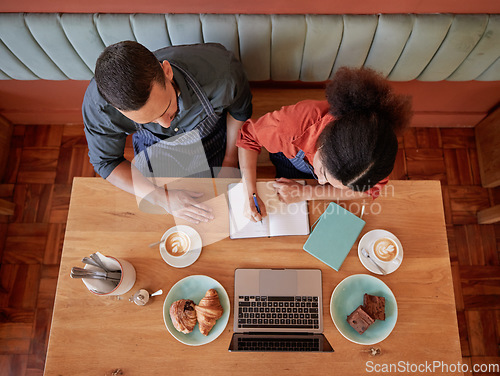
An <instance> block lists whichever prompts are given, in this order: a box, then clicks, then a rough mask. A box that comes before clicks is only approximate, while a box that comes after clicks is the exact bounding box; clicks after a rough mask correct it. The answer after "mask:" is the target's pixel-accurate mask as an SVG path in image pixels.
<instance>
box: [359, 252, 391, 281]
mask: <svg viewBox="0 0 500 376" xmlns="http://www.w3.org/2000/svg"><path fill="white" fill-rule="evenodd" d="M361 254H362V255H363V256H365V257H366V258H367V259H369V260H370V261H371V262H372V263H373V264H374V265H375V266H376V267H377V268H378V270H380V272H381V273H382V274H383V275H386V274H387V272H386V271H385V270H384V269H383V268H382V267H381V266H380V265H379V264H377V262H376V261H375V260H374V259H372V258H371V257H370V255H369V254H368V252H367V251H366V249H364V248H361Z"/></svg>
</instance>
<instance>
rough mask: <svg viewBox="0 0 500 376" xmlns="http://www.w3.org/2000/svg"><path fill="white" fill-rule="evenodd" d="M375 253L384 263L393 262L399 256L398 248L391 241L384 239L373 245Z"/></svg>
mask: <svg viewBox="0 0 500 376" xmlns="http://www.w3.org/2000/svg"><path fill="white" fill-rule="evenodd" d="M373 253H374V254H375V256H377V258H379V259H380V260H382V261H392V260H394V259H395V258H396V256H397V255H398V248H397V245H396V244H395V243H394V241H392V240H391V239H389V238H382V239H378V240H377V241H376V242H375V244H374V245H373Z"/></svg>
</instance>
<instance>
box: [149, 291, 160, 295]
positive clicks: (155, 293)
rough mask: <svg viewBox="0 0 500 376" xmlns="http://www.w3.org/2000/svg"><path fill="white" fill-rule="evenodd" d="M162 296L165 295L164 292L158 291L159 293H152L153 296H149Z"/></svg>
mask: <svg viewBox="0 0 500 376" xmlns="http://www.w3.org/2000/svg"><path fill="white" fill-rule="evenodd" d="M161 294H163V290H158V291H156V292H154V293H152V294H151V295H149V296H157V295H161Z"/></svg>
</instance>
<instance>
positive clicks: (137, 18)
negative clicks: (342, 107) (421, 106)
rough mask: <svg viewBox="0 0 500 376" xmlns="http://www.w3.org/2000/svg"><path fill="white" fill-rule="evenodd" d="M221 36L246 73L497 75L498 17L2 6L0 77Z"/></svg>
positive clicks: (305, 76) (61, 69) (283, 77)
mask: <svg viewBox="0 0 500 376" xmlns="http://www.w3.org/2000/svg"><path fill="white" fill-rule="evenodd" d="M126 39H130V40H137V41H138V42H140V43H142V44H144V45H145V46H147V47H148V48H149V49H151V50H155V49H158V48H160V47H164V46H169V45H179V44H190V43H203V42H219V43H221V44H223V45H224V46H225V47H226V48H228V49H229V50H231V51H233V52H234V53H235V54H236V56H239V57H240V59H241V61H242V63H243V65H244V67H245V69H246V71H247V74H248V77H249V79H250V81H265V80H273V81H297V80H300V81H305V82H321V81H325V80H327V79H329V78H330V77H331V75H332V74H333V73H334V72H335V71H336V70H337V69H338V68H339V67H340V66H345V65H347V66H356V67H358V66H362V65H364V66H368V67H371V68H374V69H376V70H378V71H380V72H382V73H383V74H385V75H386V76H387V77H388V78H389V79H390V80H393V81H409V80H413V79H418V80H422V81H440V80H450V81H468V80H480V81H494V80H500V15H487V14H475V15H451V14H418V15H413V14H388V15H385V14H380V15H251V14H250V15H235V14H91V13H87V14H71V13H67V14H58V13H43V14H42V13H2V14H0V79H4V80H8V79H17V80H35V79H44V80H66V79H71V80H88V79H90V78H91V77H92V75H93V69H94V65H95V61H96V59H97V57H98V56H99V54H100V52H101V51H102V50H103V48H104V47H105V46H106V45H109V44H112V43H115V42H117V41H121V40H126Z"/></svg>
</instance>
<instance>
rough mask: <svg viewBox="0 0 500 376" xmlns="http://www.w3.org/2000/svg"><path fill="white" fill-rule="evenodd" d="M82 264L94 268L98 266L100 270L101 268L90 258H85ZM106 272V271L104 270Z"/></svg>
mask: <svg viewBox="0 0 500 376" xmlns="http://www.w3.org/2000/svg"><path fill="white" fill-rule="evenodd" d="M82 262H83V263H84V264H87V265H92V266H97V267H98V268H101V267H100V266H99V265H98V264H97V263H96V262H95V261H94V260H92V259H91V258H90V257H84V258H83V259H82ZM103 270H104V269H103Z"/></svg>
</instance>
